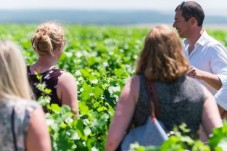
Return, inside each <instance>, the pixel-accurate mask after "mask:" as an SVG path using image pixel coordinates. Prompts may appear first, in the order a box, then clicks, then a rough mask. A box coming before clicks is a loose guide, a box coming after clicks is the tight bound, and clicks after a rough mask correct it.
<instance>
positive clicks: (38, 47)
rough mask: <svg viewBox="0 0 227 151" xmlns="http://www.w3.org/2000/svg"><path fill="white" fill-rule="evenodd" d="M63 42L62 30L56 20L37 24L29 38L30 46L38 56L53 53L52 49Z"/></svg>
mask: <svg viewBox="0 0 227 151" xmlns="http://www.w3.org/2000/svg"><path fill="white" fill-rule="evenodd" d="M63 42H64V30H63V28H62V27H61V25H60V24H58V23H56V22H46V23H43V24H41V25H39V26H38V28H37V30H36V33H35V35H34V36H33V38H32V39H31V43H32V47H33V49H34V50H35V52H36V53H37V54H38V55H39V56H43V55H46V54H49V55H52V56H53V55H54V51H55V50H56V49H57V48H58V47H60V46H61V45H62V43H63Z"/></svg>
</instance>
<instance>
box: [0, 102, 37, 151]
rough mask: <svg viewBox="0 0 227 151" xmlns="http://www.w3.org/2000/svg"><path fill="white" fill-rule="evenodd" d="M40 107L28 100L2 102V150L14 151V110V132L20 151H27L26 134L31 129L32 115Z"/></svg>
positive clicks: (0, 131)
mask: <svg viewBox="0 0 227 151" xmlns="http://www.w3.org/2000/svg"><path fill="white" fill-rule="evenodd" d="M39 107H40V105H39V104H38V103H37V102H35V101H27V100H0V150H1V151H14V139H13V132H12V122H11V118H12V111H13V108H14V111H15V114H14V131H15V136H16V141H17V142H16V144H17V148H18V151H25V150H26V145H25V140H26V133H27V129H28V127H29V121H30V115H31V113H32V112H33V111H34V110H35V109H36V108H39Z"/></svg>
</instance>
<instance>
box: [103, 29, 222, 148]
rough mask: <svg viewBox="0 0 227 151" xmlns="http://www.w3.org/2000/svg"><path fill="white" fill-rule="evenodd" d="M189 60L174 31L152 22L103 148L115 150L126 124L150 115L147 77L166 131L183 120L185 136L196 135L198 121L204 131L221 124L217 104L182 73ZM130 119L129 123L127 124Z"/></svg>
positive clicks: (143, 121)
mask: <svg viewBox="0 0 227 151" xmlns="http://www.w3.org/2000/svg"><path fill="white" fill-rule="evenodd" d="M188 69H189V63H188V61H187V59H186V58H185V56H184V54H183V51H182V46H181V42H180V40H179V38H178V36H177V35H176V33H175V32H174V31H173V30H172V29H171V28H170V27H168V26H166V25H159V26H155V27H154V28H153V29H151V31H150V32H149V33H148V35H147V37H146V39H145V43H144V48H143V49H142V51H141V53H140V56H139V58H138V61H137V66H136V75H135V76H133V77H132V78H130V79H129V80H128V82H127V83H126V85H125V86H124V88H123V90H122V93H121V95H120V98H119V100H118V103H117V107H116V110H115V114H114V117H113V121H112V123H111V125H110V128H109V132H108V136H107V141H106V150H107V151H112V150H116V149H117V148H118V146H119V145H120V143H121V141H122V140H123V138H124V135H125V133H126V131H127V129H128V128H129V125H130V126H134V127H138V126H141V125H143V124H145V122H146V120H147V118H148V117H149V116H150V115H151V113H150V112H151V109H150V100H149V99H148V98H149V96H150V97H151V98H152V99H153V100H154V97H155V96H153V94H151V93H150V91H149V90H148V87H150V86H149V84H150V83H149V81H153V84H154V87H155V89H156V95H157V100H158V103H159V108H157V106H155V111H158V110H159V116H158V115H157V114H155V115H156V118H157V119H158V120H160V121H161V122H162V123H163V126H164V127H165V130H166V131H167V132H169V131H171V130H172V129H173V127H174V126H175V125H180V124H182V123H186V124H187V127H188V128H189V129H190V132H189V133H188V135H189V136H192V137H197V135H196V134H197V131H198V129H199V125H200V124H202V126H203V127H204V129H205V132H206V134H207V135H209V134H211V133H212V129H213V128H215V127H220V126H222V122H221V118H220V115H219V112H218V108H217V104H216V102H215V100H214V98H213V97H212V95H211V94H210V93H209V91H208V90H207V89H205V88H204V87H203V86H202V85H200V84H199V83H198V82H197V81H195V80H194V79H192V78H190V77H187V76H185V74H186V73H187V71H188ZM155 113H156V112H155ZM130 123H131V124H130Z"/></svg>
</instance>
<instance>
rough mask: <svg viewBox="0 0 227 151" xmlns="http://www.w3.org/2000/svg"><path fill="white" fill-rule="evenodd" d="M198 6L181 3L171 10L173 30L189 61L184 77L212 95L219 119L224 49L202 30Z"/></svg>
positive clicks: (226, 94)
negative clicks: (188, 68)
mask: <svg viewBox="0 0 227 151" xmlns="http://www.w3.org/2000/svg"><path fill="white" fill-rule="evenodd" d="M204 18H205V15H204V11H203V9H202V7H201V6H200V5H199V4H198V3H196V2H194V1H187V2H182V3H181V4H180V5H178V6H177V8H176V9H175V18H174V19H175V21H174V23H173V27H174V28H176V30H177V32H178V34H179V36H180V37H181V38H185V41H184V50H185V54H186V56H187V57H188V59H189V61H190V65H191V67H190V70H189V71H188V73H187V75H188V76H190V77H192V78H195V79H197V80H199V81H200V82H201V83H202V84H203V85H204V86H206V87H207V89H208V90H210V92H211V93H212V94H213V95H214V97H215V99H216V101H217V104H218V107H219V111H220V113H221V116H222V118H226V117H227V116H226V115H225V113H226V112H225V111H226V110H227V50H226V48H225V47H224V46H223V45H221V44H220V43H219V42H218V41H217V40H215V39H214V38H212V37H211V36H209V35H208V34H207V33H206V31H205V30H204V28H203V20H204Z"/></svg>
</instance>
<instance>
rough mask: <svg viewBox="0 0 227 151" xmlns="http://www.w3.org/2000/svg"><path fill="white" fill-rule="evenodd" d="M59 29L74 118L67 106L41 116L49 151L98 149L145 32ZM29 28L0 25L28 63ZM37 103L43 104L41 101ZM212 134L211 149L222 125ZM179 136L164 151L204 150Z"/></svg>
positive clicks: (224, 132) (224, 134)
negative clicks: (71, 80)
mask: <svg viewBox="0 0 227 151" xmlns="http://www.w3.org/2000/svg"><path fill="white" fill-rule="evenodd" d="M64 28H65V30H66V40H67V44H66V46H65V50H64V52H63V54H62V56H61V58H60V60H59V62H58V67H59V68H62V69H64V70H66V71H68V72H70V73H71V74H72V75H73V76H74V77H75V78H76V80H77V84H78V101H79V109H80V117H79V118H74V116H73V114H72V113H71V112H70V109H69V107H67V106H63V107H61V108H60V107H59V106H57V105H51V106H49V110H51V111H52V113H51V114H50V113H47V114H46V117H47V121H48V125H49V130H50V134H51V139H52V148H53V150H54V151H71V150H82V151H99V150H100V151H102V150H104V144H105V139H106V136H107V131H108V126H109V124H110V122H111V118H112V116H113V114H114V108H115V105H116V103H117V99H118V96H119V95H120V91H121V89H122V87H123V86H124V83H125V81H126V80H127V79H128V78H129V77H130V76H131V75H133V74H134V65H135V60H136V58H137V56H138V54H139V51H140V50H141V49H142V45H143V41H144V38H145V36H146V34H147V32H148V30H149V29H148V28H139V27H126V26H125V27H110V26H99V27H97V26H74V25H64ZM35 29H36V25H12V24H10V25H0V39H4V40H12V41H14V42H16V43H17V44H18V45H19V46H20V47H21V48H22V50H23V54H24V57H25V59H26V63H27V64H28V65H30V64H32V63H33V62H34V61H35V60H36V58H37V56H36V54H35V52H34V51H33V49H32V46H31V44H30V39H31V37H32V34H33V33H34V31H35ZM208 33H209V34H211V35H212V36H213V37H215V38H216V39H218V40H219V41H221V42H222V43H223V44H224V45H225V46H227V30H226V31H224V30H208ZM42 101H43V102H45V97H44V98H43V100H42ZM215 136H216V137H215V138H212V139H210V140H211V144H212V145H213V146H214V147H215V146H217V145H218V144H219V143H220V142H222V141H221V140H223V139H225V143H226V142H227V141H226V139H227V125H225V126H224V127H223V128H222V129H218V130H216V133H215ZM179 138H181V140H180V139H179ZM184 138H185V137H183V136H180V134H179V137H176V138H175V139H174V140H171V141H169V142H168V143H169V147H168V148H169V149H170V148H171V144H172V146H173V145H174V143H175V147H176V146H177V144H178V145H180V147H182V145H183V143H185V142H186V143H189V144H190V142H191V144H192V145H195V146H196V145H197V147H198V146H200V147H203V148H204V150H208V149H209V148H208V147H207V146H205V145H202V144H201V143H200V142H197V141H193V140H190V139H189V138H187V139H184ZM177 139H178V140H177ZM168 143H166V144H167V146H168ZM193 143H194V144H193ZM209 143H210V142H209ZM222 143H223V142H222ZM147 150H149V149H147ZM150 150H155V149H152V148H150ZM156 150H157V149H156ZM173 150H174V149H173ZM175 150H178V149H177V148H175Z"/></svg>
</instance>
